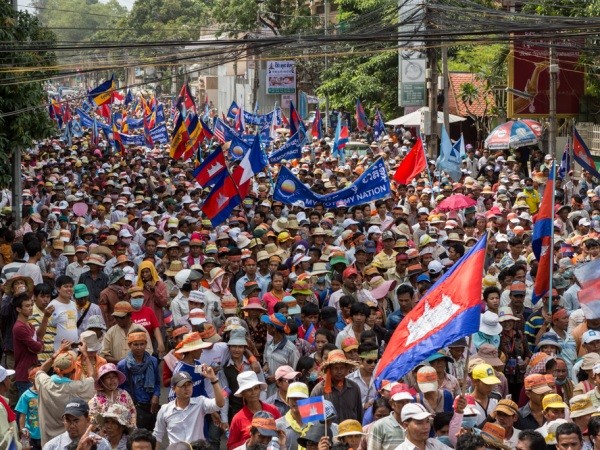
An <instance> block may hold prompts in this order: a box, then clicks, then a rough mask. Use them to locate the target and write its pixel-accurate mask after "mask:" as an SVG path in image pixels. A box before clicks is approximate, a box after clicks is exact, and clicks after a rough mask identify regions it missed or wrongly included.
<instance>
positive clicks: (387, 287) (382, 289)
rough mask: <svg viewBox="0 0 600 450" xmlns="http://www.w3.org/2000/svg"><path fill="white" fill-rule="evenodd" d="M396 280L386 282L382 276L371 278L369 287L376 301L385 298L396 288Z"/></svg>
mask: <svg viewBox="0 0 600 450" xmlns="http://www.w3.org/2000/svg"><path fill="white" fill-rule="evenodd" d="M396 284H397V282H396V280H388V281H386V280H384V279H383V277H381V276H376V277H373V278H371V281H369V286H370V288H371V295H372V296H373V298H374V299H376V300H379V299H380V298H383V297H385V296H386V295H387V294H388V293H389V292H390V291H391V290H393V289H394V288H395V287H396Z"/></svg>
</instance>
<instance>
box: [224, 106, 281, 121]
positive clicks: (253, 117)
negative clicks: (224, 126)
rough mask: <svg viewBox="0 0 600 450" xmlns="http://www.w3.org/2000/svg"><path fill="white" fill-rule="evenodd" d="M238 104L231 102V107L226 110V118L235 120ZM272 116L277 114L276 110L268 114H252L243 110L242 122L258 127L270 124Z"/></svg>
mask: <svg viewBox="0 0 600 450" xmlns="http://www.w3.org/2000/svg"><path fill="white" fill-rule="evenodd" d="M238 108H239V106H238V104H237V103H236V102H231V106H230V107H229V109H228V110H227V118H228V119H235V115H236V114H237V111H238ZM273 114H278V109H276V110H273V111H271V112H270V113H268V114H252V113H251V112H248V111H246V110H244V122H245V123H246V125H260V126H264V125H266V124H270V123H271V121H272V120H273Z"/></svg>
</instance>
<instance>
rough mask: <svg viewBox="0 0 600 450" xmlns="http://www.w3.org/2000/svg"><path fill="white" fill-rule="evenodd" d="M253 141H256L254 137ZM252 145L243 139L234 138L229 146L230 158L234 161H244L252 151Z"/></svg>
mask: <svg viewBox="0 0 600 450" xmlns="http://www.w3.org/2000/svg"><path fill="white" fill-rule="evenodd" d="M252 140H254V136H252ZM250 145H251V144H250ZM250 145H248V143H247V142H246V141H244V140H243V139H240V138H239V137H237V136H233V139H231V143H230V144H229V157H230V158H231V159H233V160H234V161H237V160H240V159H242V158H243V157H244V155H245V154H246V152H247V151H248V150H249V149H250Z"/></svg>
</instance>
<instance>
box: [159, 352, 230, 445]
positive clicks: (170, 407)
mask: <svg viewBox="0 0 600 450" xmlns="http://www.w3.org/2000/svg"><path fill="white" fill-rule="evenodd" d="M200 370H201V372H202V376H204V377H205V378H207V379H208V380H209V381H210V384H212V386H213V390H214V398H206V397H204V396H202V395H201V396H199V397H194V398H192V391H193V385H192V377H191V375H190V374H189V373H187V372H184V371H181V372H178V373H176V374H175V375H174V376H173V378H172V379H171V387H172V388H173V390H174V391H175V400H173V401H170V402H169V403H167V404H166V405H163V406H162V407H161V408H160V411H158V417H157V418H156V426H155V428H154V433H153V434H154V437H155V438H156V441H157V444H158V445H157V446H160V444H161V442H162V441H163V439H164V436H165V433H166V434H167V436H168V439H169V442H192V441H197V440H199V439H204V416H205V415H206V414H212V413H214V412H217V411H219V410H220V409H221V408H222V407H223V406H224V405H225V398H224V397H223V389H222V388H221V386H220V385H219V379H218V378H217V376H216V375H215V372H214V370H213V369H212V367H210V366H207V365H206V364H202V366H200Z"/></svg>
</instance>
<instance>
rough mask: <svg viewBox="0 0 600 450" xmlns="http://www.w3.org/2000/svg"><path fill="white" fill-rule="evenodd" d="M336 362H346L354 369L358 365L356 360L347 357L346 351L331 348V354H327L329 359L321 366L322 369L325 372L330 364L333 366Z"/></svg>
mask: <svg viewBox="0 0 600 450" xmlns="http://www.w3.org/2000/svg"><path fill="white" fill-rule="evenodd" d="M334 364H346V365H348V366H350V367H351V368H353V369H354V368H356V367H358V363H357V362H356V361H351V360H349V359H348V358H346V355H345V354H344V351H343V350H340V349H336V350H331V351H330V352H329V354H328V355H327V361H325V362H324V363H323V365H322V366H321V370H322V371H323V372H325V371H326V370H327V368H328V367H329V366H333V365H334Z"/></svg>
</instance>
